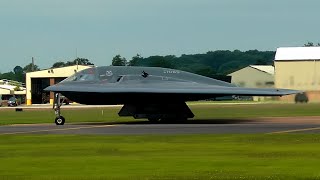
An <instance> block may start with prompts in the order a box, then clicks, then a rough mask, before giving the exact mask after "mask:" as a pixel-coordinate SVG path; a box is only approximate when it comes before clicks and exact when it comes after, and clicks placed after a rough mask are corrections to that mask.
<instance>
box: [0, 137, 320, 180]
mask: <svg viewBox="0 0 320 180" xmlns="http://www.w3.org/2000/svg"><path fill="white" fill-rule="evenodd" d="M319 152H320V135H313V134H296V135H295V134H290V135H288V134H286V135H177V136H174V135H149V136H87V135H67V136H65V135H41V136H39V135H24V136H22V135H10V136H9V135H2V136H0V159H1V161H0V179H320V172H319V163H320V153H319Z"/></svg>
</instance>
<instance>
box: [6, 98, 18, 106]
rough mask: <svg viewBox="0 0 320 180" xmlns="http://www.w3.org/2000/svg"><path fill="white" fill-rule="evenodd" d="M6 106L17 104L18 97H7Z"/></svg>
mask: <svg viewBox="0 0 320 180" xmlns="http://www.w3.org/2000/svg"><path fill="white" fill-rule="evenodd" d="M8 106H10V107H14V106H18V99H17V98H15V97H11V98H9V100H8Z"/></svg>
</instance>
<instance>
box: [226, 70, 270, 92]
mask: <svg viewBox="0 0 320 180" xmlns="http://www.w3.org/2000/svg"><path fill="white" fill-rule="evenodd" d="M229 76H232V79H231V83H233V84H235V85H237V86H240V87H248V88H272V87H273V86H274V67H273V66H265V65H250V66H247V67H245V68H242V69H240V70H238V71H235V72H233V73H231V74H229Z"/></svg>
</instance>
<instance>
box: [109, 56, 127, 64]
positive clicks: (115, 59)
mask: <svg viewBox="0 0 320 180" xmlns="http://www.w3.org/2000/svg"><path fill="white" fill-rule="evenodd" d="M111 65H112V66H126V65H127V60H126V58H124V57H121V56H120V54H118V55H116V56H115V57H113V59H112V64H111Z"/></svg>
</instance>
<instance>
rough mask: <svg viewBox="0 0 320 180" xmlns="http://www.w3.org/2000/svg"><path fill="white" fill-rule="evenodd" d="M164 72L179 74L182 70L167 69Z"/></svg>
mask: <svg viewBox="0 0 320 180" xmlns="http://www.w3.org/2000/svg"><path fill="white" fill-rule="evenodd" d="M163 73H164V74H179V73H180V71H175V70H165V71H163Z"/></svg>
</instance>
